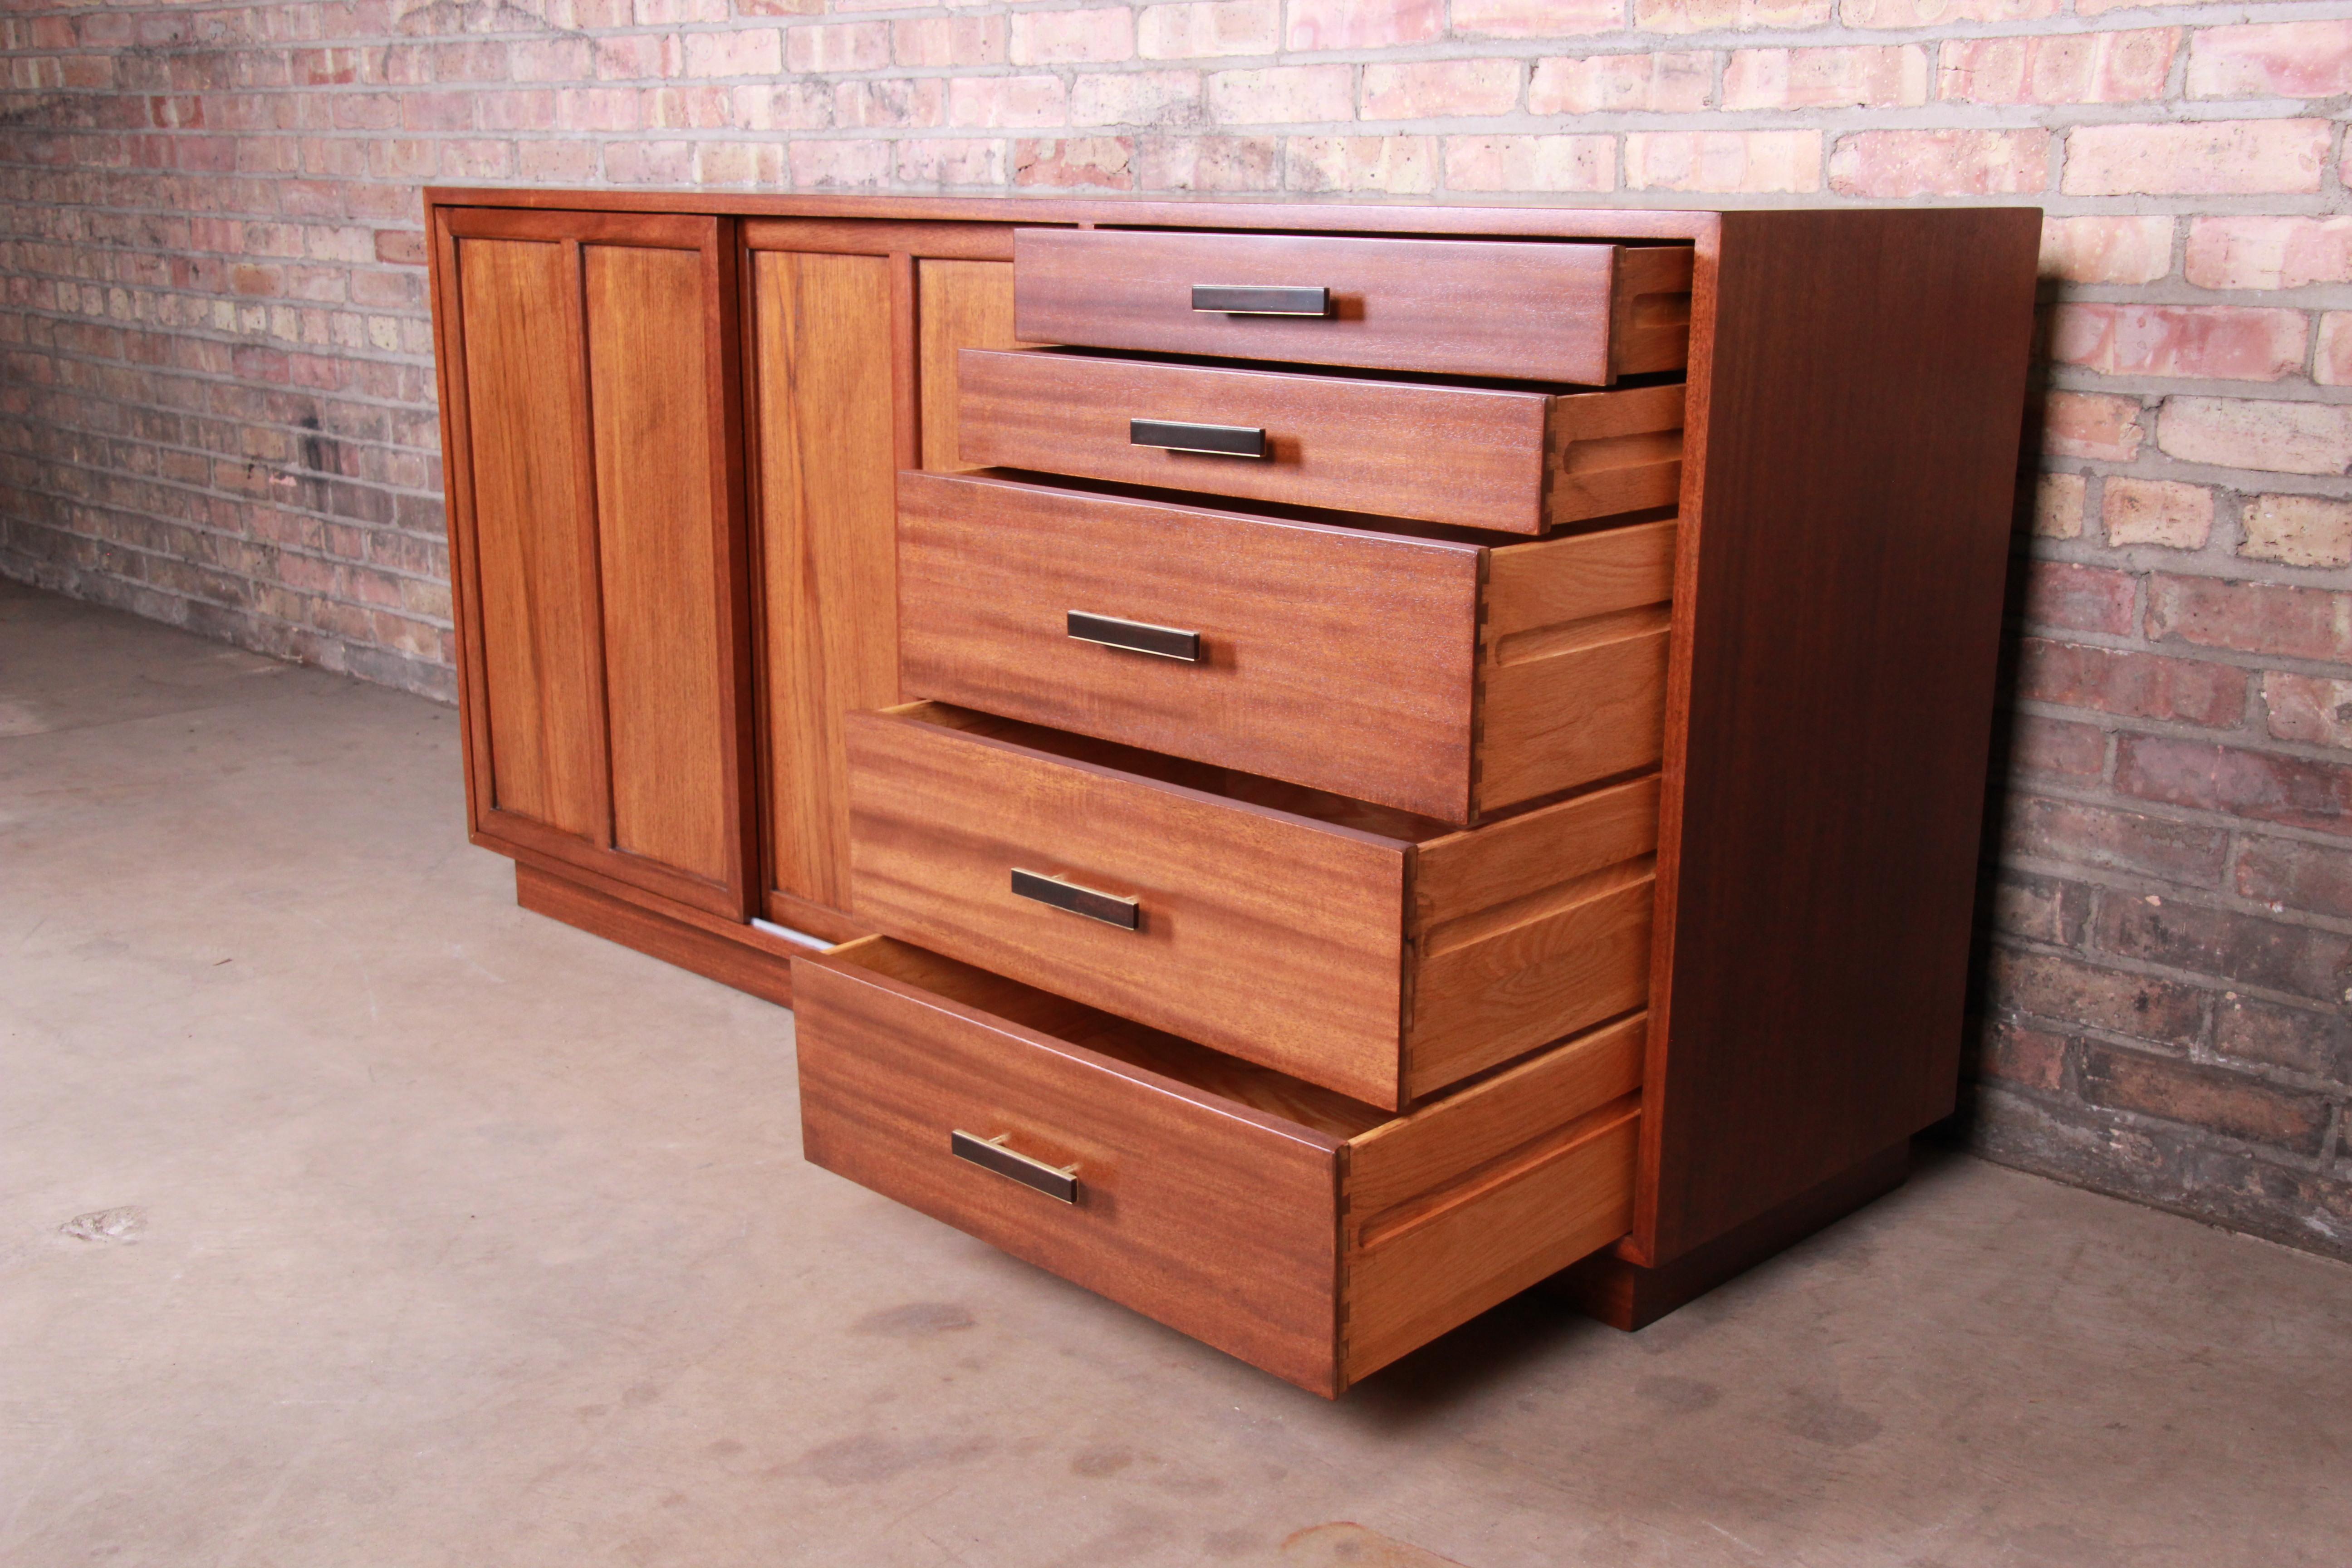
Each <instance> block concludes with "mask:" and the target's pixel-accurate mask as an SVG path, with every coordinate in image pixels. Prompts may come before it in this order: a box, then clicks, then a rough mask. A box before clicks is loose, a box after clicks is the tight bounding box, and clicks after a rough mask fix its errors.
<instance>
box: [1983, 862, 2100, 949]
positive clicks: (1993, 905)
mask: <svg viewBox="0 0 2352 1568" xmlns="http://www.w3.org/2000/svg"><path fill="white" fill-rule="evenodd" d="M1988 902H1989V904H1990V909H1991V914H1992V929H1993V930H1994V931H1998V932H2000V933H2002V934H2004V935H2008V936H2017V937H2023V938H2025V939H2026V940H2027V941H2029V942H2048V943H2050V944H2051V945H2052V946H2053V947H2080V946H2082V945H2083V931H2084V926H2085V924H2086V923H2087V921H2089V919H2090V914H2091V889H2088V888H2087V887H2084V885H2083V884H2082V883H2080V882H2068V881H2063V880H2061V879H2058V878H2056V877H2042V876H2036V875H2034V874H2033V873H2032V872H2030V871H2014V870H2010V871H2003V872H2002V873H2001V874H2000V879H1998V880H1996V881H1995V882H1994V883H1993V885H1992V889H1991V896H1990V899H1989V900H1988Z"/></svg>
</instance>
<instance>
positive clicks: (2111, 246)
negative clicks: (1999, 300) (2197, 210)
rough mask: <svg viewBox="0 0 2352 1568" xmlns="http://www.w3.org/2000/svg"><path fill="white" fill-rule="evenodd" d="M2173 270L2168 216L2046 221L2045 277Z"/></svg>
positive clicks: (2151, 277) (2106, 278) (2135, 279)
mask: <svg viewBox="0 0 2352 1568" xmlns="http://www.w3.org/2000/svg"><path fill="white" fill-rule="evenodd" d="M2171 270H2172V219H2170V218H2169V217H2160V216H2159V217H2045V218H2043V219H2042V276H2043V277H2045V278H2060V279H2065V280H2066V281H2067V282H2070V283H2153V282H2155V281H2156V280H2157V279H2159V278H2162V277H2165V276H2166V275H2168V273H2170V272H2171ZM2209 287H2210V285H2209Z"/></svg>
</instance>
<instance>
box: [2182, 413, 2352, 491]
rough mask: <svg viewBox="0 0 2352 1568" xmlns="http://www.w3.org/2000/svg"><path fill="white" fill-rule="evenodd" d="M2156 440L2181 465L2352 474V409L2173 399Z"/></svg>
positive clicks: (2292, 472)
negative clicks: (2179, 461) (2177, 459)
mask: <svg viewBox="0 0 2352 1568" xmlns="http://www.w3.org/2000/svg"><path fill="white" fill-rule="evenodd" d="M2156 444H2157V446H2158V447H2160V448H2162V450H2163V451H2164V453H2165V455H2166V456H2167V457H2171V458H2179V459H2180V460H2181V461H2182V462H2185V463H2212V464H2215V465H2218V466H2220V467H2221V468H2257V469H2263V468H2267V469H2272V470H2274V471H2278V472H2284V473H2290V474H2331V475H2333V474H2344V473H2347V472H2352V407H2347V406H2346V405H2341V404H2325V403H2274V402H2266V401H2258V400H2256V399H2253V398H2245V397H2173V398H2168V399H2166V400H2165V404H2164V409H2163V412H2162V413H2161V414H2160V415H2159V416H2158V419H2157V425H2156Z"/></svg>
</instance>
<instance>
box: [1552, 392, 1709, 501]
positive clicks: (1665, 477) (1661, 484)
mask: <svg viewBox="0 0 2352 1568" xmlns="http://www.w3.org/2000/svg"><path fill="white" fill-rule="evenodd" d="M1683 394H1684V388H1683V387H1682V386H1681V385H1680V384H1672V385H1666V386H1643V387H1634V388H1629V389H1627V390H1625V391H1622V392H1585V393H1578V394H1575V395H1570V396H1566V397H1555V398H1553V399H1552V400H1551V408H1550V417H1549V421H1548V422H1547V425H1546V427H1545V440H1546V444H1547V448H1548V452H1547V458H1546V465H1545V472H1546V479H1547V480H1548V488H1547V489H1546V492H1545V496H1544V506H1543V510H1544V518H1545V520H1546V521H1548V522H1549V523H1550V524H1551V525H1552V526H1553V527H1556V528H1557V527H1559V526H1561V525H1563V524H1566V523H1571V522H1581V521H1585V520H1586V519H1588V518H1596V517H1612V516H1614V515H1616V514H1617V513H1619V512H1627V511H1641V510H1645V509H1647V508H1651V507H1666V506H1672V505H1674V504H1675V500H1676V499H1677V498H1678V497H1679V496H1680V495H1681V493H1682V481H1683V403H1684V397H1683Z"/></svg>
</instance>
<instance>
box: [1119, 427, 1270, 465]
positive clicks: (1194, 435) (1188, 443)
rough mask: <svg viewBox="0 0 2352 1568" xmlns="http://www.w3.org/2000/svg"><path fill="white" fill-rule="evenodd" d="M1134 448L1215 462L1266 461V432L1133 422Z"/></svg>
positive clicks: (1130, 441)
mask: <svg viewBox="0 0 2352 1568" xmlns="http://www.w3.org/2000/svg"><path fill="white" fill-rule="evenodd" d="M1127 441H1128V445H1129V446H1130V447H1161V448H1164V449H1165V450H1167V451H1171V452H1201V453H1204V454H1206V455H1207V456H1209V457H1212V458H1263V457H1265V455H1266V451H1265V431H1264V430H1262V429H1259V428H1258V427H1256V426H1250V425H1192V424H1187V423H1186V422H1184V421H1183V420H1181V419H1130V420H1129V421H1128V422H1127Z"/></svg>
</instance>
